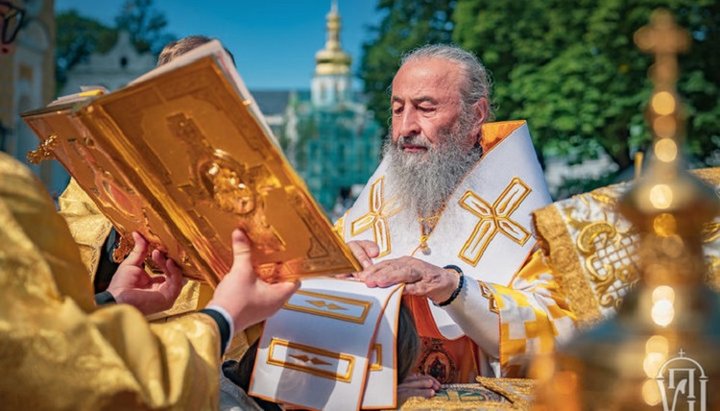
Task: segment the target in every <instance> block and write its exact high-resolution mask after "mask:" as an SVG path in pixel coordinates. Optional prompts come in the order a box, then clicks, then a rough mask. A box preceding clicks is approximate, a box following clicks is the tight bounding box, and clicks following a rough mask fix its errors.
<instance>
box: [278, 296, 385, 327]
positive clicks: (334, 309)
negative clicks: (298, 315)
mask: <svg viewBox="0 0 720 411" xmlns="http://www.w3.org/2000/svg"><path fill="white" fill-rule="evenodd" d="M297 296H305V297H308V298H306V299H303V301H304V302H305V303H306V304H310V305H312V307H308V306H306V305H300V304H297V303H293V299H294V298H296V297H297ZM348 305H351V306H355V307H359V308H361V309H362V312H361V313H360V314H359V315H351V314H345V313H342V312H341V311H348V310H349V309H350V308H348V307H347V306H348ZM371 306H372V302H370V301H364V300H356V299H354V298H348V297H340V296H337V295H330V294H323V293H316V292H313V291H305V290H299V291H296V292H295V294H294V295H293V297H292V298H291V299H290V300H289V301H288V302H286V303H285V305H283V308H285V309H287V310H292V311H299V312H303V313H308V314H312V315H317V316H320V317H327V318H333V319H336V320H340V321H346V322H351V323H355V324H364V323H365V319H366V318H367V315H368V312H369V311H370V307H371Z"/></svg>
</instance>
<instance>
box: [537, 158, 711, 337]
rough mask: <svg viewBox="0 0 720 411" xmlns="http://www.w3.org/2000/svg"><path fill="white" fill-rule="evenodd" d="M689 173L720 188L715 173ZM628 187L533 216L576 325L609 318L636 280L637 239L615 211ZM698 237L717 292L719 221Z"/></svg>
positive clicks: (612, 188)
mask: <svg viewBox="0 0 720 411" xmlns="http://www.w3.org/2000/svg"><path fill="white" fill-rule="evenodd" d="M693 172H694V173H695V174H696V175H697V176H698V177H700V178H702V179H703V180H705V181H706V182H708V183H710V184H713V185H715V186H719V185H720V169H719V168H711V169H703V170H694V171H693ZM627 188H628V185H627V184H617V185H612V186H608V187H603V188H599V189H596V190H594V191H591V192H589V193H584V194H580V195H578V196H575V197H572V198H570V199H567V200H563V201H558V202H556V203H554V204H551V205H549V206H547V207H545V208H543V209H540V210H537V211H535V212H534V213H533V220H534V225H535V231H536V232H537V234H538V236H539V244H540V246H541V247H542V248H543V250H544V252H545V254H546V255H547V257H548V259H549V264H550V266H551V267H552V269H553V271H554V272H555V273H556V278H557V279H558V284H559V286H560V288H561V290H562V292H563V293H564V294H565V295H566V296H567V298H568V302H569V304H570V309H571V310H572V311H573V312H574V313H575V314H576V315H577V318H578V321H579V322H580V323H583V324H590V323H593V322H595V321H598V320H600V319H602V318H604V317H606V316H609V315H611V314H612V313H614V312H615V310H616V309H617V307H618V306H619V305H620V303H621V302H622V299H623V297H624V296H625V294H626V293H627V291H628V290H629V288H630V287H631V286H632V285H633V284H634V283H635V282H636V281H637V278H638V273H637V264H636V258H637V257H636V253H635V247H636V244H638V241H639V238H638V237H637V234H636V232H635V231H634V230H633V229H632V227H631V225H630V223H629V222H628V221H627V220H625V219H624V218H623V217H622V216H620V215H619V214H618V213H617V212H616V211H615V206H616V202H617V201H618V199H619V198H620V196H621V195H622V194H623V193H624V192H625V191H626V190H627ZM703 233H704V243H705V244H704V249H705V256H706V260H707V263H708V266H709V267H710V268H711V270H710V275H709V278H708V282H709V283H710V284H711V285H713V286H714V287H716V288H718V287H720V218H716V219H715V220H714V221H713V222H711V223H710V224H708V225H706V227H705V229H704V231H703Z"/></svg>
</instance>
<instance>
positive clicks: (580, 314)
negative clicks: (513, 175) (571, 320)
mask: <svg viewBox="0 0 720 411" xmlns="http://www.w3.org/2000/svg"><path fill="white" fill-rule="evenodd" d="M532 214H533V224H534V225H535V231H536V232H537V234H538V237H539V241H538V243H539V244H540V246H541V247H542V248H543V249H544V251H545V255H547V256H548V257H549V263H550V265H551V266H552V268H553V271H554V272H557V273H562V275H557V276H555V278H556V280H557V282H558V284H559V286H560V289H561V291H562V293H563V295H565V296H566V297H567V300H568V304H569V306H570V311H572V312H573V313H575V315H576V316H577V320H578V322H579V323H581V324H582V323H585V324H587V323H592V322H595V321H597V320H598V319H600V318H601V317H602V313H601V312H600V308H599V307H600V304H599V302H598V300H597V298H596V296H595V294H594V293H593V290H592V286H591V285H590V284H589V283H588V281H587V278H585V275H584V273H583V269H582V266H581V265H580V260H579V259H578V257H577V254H576V253H575V244H574V243H573V241H572V238H570V234H569V233H568V231H567V229H566V227H565V222H564V220H563V218H562V215H561V214H560V211H559V210H558V209H557V207H556V206H555V205H554V204H551V205H549V206H547V207H545V208H542V209H540V210H537V211H534V212H533V213H532ZM540 222H542V223H540ZM551 246H552V247H551Z"/></svg>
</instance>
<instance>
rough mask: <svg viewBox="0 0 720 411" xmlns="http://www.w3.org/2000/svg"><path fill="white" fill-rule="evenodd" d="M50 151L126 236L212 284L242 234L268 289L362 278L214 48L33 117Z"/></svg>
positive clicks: (43, 153)
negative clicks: (283, 283)
mask: <svg viewBox="0 0 720 411" xmlns="http://www.w3.org/2000/svg"><path fill="white" fill-rule="evenodd" d="M23 118H24V120H25V121H26V122H27V124H28V125H29V126H30V127H31V128H32V130H33V131H34V132H35V134H37V136H38V137H39V138H40V140H41V145H40V148H39V149H38V150H37V152H36V153H35V156H36V157H40V158H43V157H45V158H47V157H54V158H56V159H57V160H59V161H60V162H61V163H62V164H63V165H64V166H65V168H67V170H68V171H69V172H70V174H71V175H72V176H73V177H74V178H75V179H76V180H77V182H78V184H79V185H80V186H81V187H82V188H83V189H84V190H85V191H86V192H87V193H88V195H89V196H90V197H91V198H92V199H93V201H94V202H95V203H96V204H97V206H98V207H99V208H100V210H101V211H102V213H103V214H104V215H105V216H107V217H108V218H109V219H110V220H111V221H112V223H113V225H114V226H115V228H116V229H117V230H118V231H119V232H120V234H121V235H123V236H129V234H130V232H132V231H138V232H140V233H141V234H142V235H144V236H145V238H147V239H148V241H150V243H151V244H152V247H156V248H159V249H162V250H164V251H166V252H167V253H168V255H169V256H170V257H171V258H173V259H174V260H175V261H176V262H178V263H179V264H180V265H181V266H182V269H183V272H184V273H185V275H186V276H188V277H190V278H194V279H198V280H201V281H206V282H208V283H210V284H212V285H214V284H217V282H218V281H219V280H220V279H221V278H222V276H223V275H224V274H225V273H227V271H228V270H229V268H230V265H231V263H232V250H231V248H230V233H231V232H232V230H233V229H234V228H235V227H242V228H243V229H244V230H245V231H246V232H247V234H248V236H249V237H250V239H251V240H252V244H253V261H254V265H255V269H256V270H257V271H258V273H259V275H260V276H261V277H263V278H264V279H266V280H269V281H276V280H280V279H293V278H299V277H306V276H318V275H326V274H335V273H343V272H351V271H356V270H359V269H360V266H359V264H358V263H357V262H356V261H355V259H354V257H353V256H352V253H351V252H350V251H349V249H348V248H347V247H346V246H345V244H344V243H343V241H342V240H341V239H340V238H339V237H338V236H337V235H336V234H335V233H334V232H333V230H332V227H331V225H330V223H329V221H328V220H327V218H326V217H325V215H324V214H323V212H322V211H321V209H320V208H319V207H318V205H317V203H316V202H315V201H314V199H313V198H312V196H311V195H310V193H309V191H308V189H307V187H306V186H305V184H304V182H303V181H302V180H301V179H300V178H299V177H298V175H297V174H296V172H295V171H294V170H293V168H292V167H291V165H290V163H289V162H288V161H287V159H286V158H285V156H284V155H283V154H282V150H281V149H280V148H279V146H278V145H277V143H276V142H275V140H274V137H273V135H272V132H271V131H270V128H269V127H268V125H267V123H266V122H265V120H264V118H263V116H262V114H261V113H260V110H259V108H258V106H257V104H256V103H255V101H254V99H253V98H252V96H251V95H250V93H249V92H248V90H247V88H246V87H245V85H244V84H243V81H242V79H241V78H240V76H239V75H238V73H237V71H236V70H235V67H234V65H233V63H232V60H231V59H230V57H229V56H228V55H227V53H226V52H225V51H224V49H223V47H222V45H221V44H220V43H219V42H217V41H213V42H210V43H208V44H206V45H203V46H201V47H199V48H197V49H195V50H193V51H191V52H189V53H187V54H185V55H183V56H181V57H179V58H177V59H175V60H174V61H173V62H171V63H169V64H166V65H163V66H161V67H159V68H157V69H155V70H153V71H151V72H149V73H148V74H146V75H144V76H142V77H140V78H138V79H137V80H135V81H133V82H131V83H130V84H129V85H128V86H126V87H124V88H122V89H120V90H117V91H115V92H112V93H108V94H103V93H101V92H85V93H79V94H78V95H74V96H72V97H70V98H64V99H59V101H57V102H56V103H55V104H51V105H50V106H48V107H46V108H43V109H40V110H35V111H32V112H28V113H25V114H24V115H23Z"/></svg>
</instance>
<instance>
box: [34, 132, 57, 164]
mask: <svg viewBox="0 0 720 411" xmlns="http://www.w3.org/2000/svg"><path fill="white" fill-rule="evenodd" d="M56 144H57V135H55V134H52V135H51V136H50V137H48V138H46V139H45V140H43V141H42V143H40V145H39V146H38V148H36V149H35V150H31V151H29V152H28V153H27V157H26V158H27V160H28V161H29V162H31V163H32V164H40V163H41V162H42V161H45V160H48V159H50V158H53V157H54V156H53V150H54V149H55V145H56Z"/></svg>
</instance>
